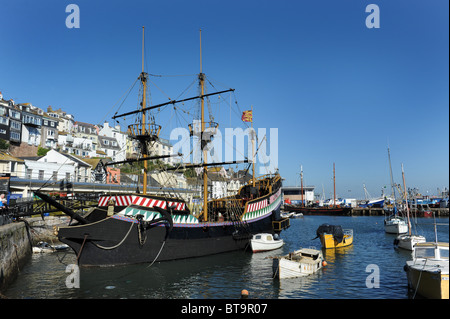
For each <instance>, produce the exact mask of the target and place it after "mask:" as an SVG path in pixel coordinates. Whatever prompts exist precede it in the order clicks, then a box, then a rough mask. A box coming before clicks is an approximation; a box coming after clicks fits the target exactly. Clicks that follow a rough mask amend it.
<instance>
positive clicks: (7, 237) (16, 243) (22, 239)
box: [0, 222, 32, 292]
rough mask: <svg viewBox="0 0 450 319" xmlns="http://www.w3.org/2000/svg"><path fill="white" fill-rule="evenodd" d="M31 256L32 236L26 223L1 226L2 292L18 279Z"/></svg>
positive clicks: (0, 261) (0, 269)
mask: <svg viewBox="0 0 450 319" xmlns="http://www.w3.org/2000/svg"><path fill="white" fill-rule="evenodd" d="M31 254H32V242H31V234H30V231H29V227H28V226H27V225H26V224H25V222H17V223H11V224H7V225H3V226H0V292H2V291H5V290H6V288H7V287H8V285H10V284H11V283H12V282H13V281H14V280H15V279H16V277H17V276H18V275H19V273H20V269H22V267H23V266H24V265H25V264H26V263H27V261H28V260H29V258H31Z"/></svg>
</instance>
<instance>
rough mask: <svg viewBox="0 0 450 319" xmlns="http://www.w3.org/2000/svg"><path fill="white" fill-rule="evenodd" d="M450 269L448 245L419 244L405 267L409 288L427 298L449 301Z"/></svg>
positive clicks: (436, 243) (434, 243)
mask: <svg viewBox="0 0 450 319" xmlns="http://www.w3.org/2000/svg"><path fill="white" fill-rule="evenodd" d="M448 269H449V265H448V243H438V242H427V243H418V244H417V245H416V249H415V251H414V257H413V259H412V260H409V261H407V262H406V265H405V271H406V276H407V278H408V286H409V287H411V288H412V289H413V290H414V291H415V293H418V294H420V295H421V296H423V297H426V298H430V299H449V298H448V292H449V286H448V280H449V277H448V274H449V273H448Z"/></svg>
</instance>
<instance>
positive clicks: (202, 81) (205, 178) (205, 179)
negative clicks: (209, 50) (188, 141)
mask: <svg viewBox="0 0 450 319" xmlns="http://www.w3.org/2000/svg"><path fill="white" fill-rule="evenodd" d="M198 77H199V80H200V87H201V90H202V94H201V95H202V97H201V108H202V109H201V121H202V136H203V133H204V132H205V98H204V97H203V95H204V94H205V77H204V74H203V69H202V29H200V74H199V75H198ZM207 160H208V158H207V151H206V148H203V164H207V163H208V161H207ZM203 220H204V221H207V220H208V169H207V167H206V166H204V167H203Z"/></svg>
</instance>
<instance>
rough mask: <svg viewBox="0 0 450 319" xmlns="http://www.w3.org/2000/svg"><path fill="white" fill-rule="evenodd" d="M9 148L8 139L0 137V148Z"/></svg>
mask: <svg viewBox="0 0 450 319" xmlns="http://www.w3.org/2000/svg"><path fill="white" fill-rule="evenodd" d="M8 148H9V143H8V141H5V140H4V139H2V138H0V150H7V149H8Z"/></svg>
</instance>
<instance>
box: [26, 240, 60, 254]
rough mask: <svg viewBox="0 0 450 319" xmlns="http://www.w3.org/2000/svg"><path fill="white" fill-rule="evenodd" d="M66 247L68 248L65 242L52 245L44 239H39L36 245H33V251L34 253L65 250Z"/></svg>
mask: <svg viewBox="0 0 450 319" xmlns="http://www.w3.org/2000/svg"><path fill="white" fill-rule="evenodd" d="M68 248H69V246H68V245H66V244H61V245H54V246H52V245H50V244H49V243H47V242H45V241H40V242H39V243H38V244H37V246H34V247H33V253H35V254H42V253H53V252H55V251H62V250H67V249H68Z"/></svg>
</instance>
